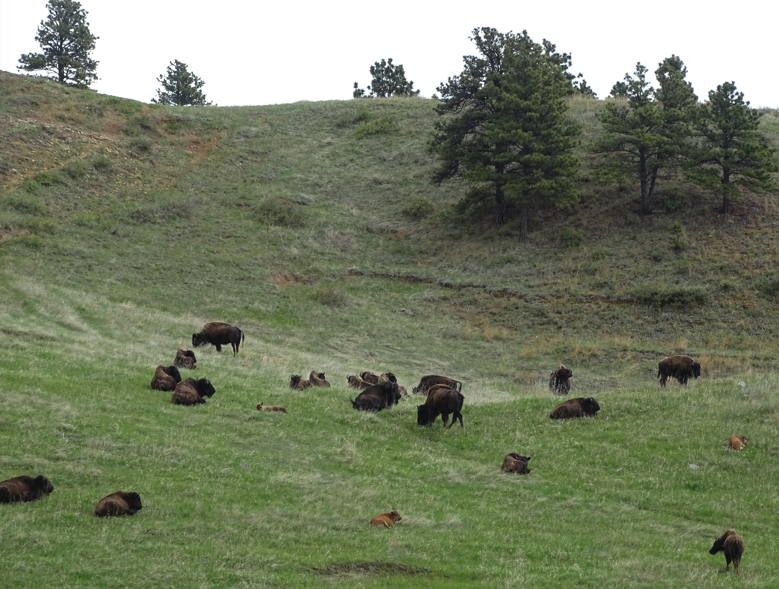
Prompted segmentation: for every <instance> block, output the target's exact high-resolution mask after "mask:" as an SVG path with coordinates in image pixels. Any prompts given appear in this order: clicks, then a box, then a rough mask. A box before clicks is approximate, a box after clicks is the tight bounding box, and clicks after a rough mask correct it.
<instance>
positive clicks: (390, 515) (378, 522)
mask: <svg viewBox="0 0 779 589" xmlns="http://www.w3.org/2000/svg"><path fill="white" fill-rule="evenodd" d="M402 519H403V518H402V517H400V514H399V513H398V512H397V511H388V512H387V513H380V514H379V515H374V516H373V517H372V518H371V525H372V526H375V527H379V526H384V527H385V528H392V527H394V526H395V522H399V521H400V520H402Z"/></svg>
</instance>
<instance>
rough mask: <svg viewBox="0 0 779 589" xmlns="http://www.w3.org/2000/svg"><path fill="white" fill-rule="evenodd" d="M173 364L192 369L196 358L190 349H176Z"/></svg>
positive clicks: (195, 363)
mask: <svg viewBox="0 0 779 589" xmlns="http://www.w3.org/2000/svg"><path fill="white" fill-rule="evenodd" d="M173 364H174V365H176V366H177V367H179V368H188V369H190V370H193V369H195V368H197V358H195V352H193V351H192V350H178V351H177V352H176V359H175V360H173Z"/></svg>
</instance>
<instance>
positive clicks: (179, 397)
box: [170, 378, 216, 405]
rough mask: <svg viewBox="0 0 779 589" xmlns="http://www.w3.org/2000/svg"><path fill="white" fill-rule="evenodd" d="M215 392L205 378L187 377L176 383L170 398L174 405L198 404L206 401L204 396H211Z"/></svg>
mask: <svg viewBox="0 0 779 589" xmlns="http://www.w3.org/2000/svg"><path fill="white" fill-rule="evenodd" d="M215 392H216V389H214V385H212V384H211V382H210V381H209V380H208V379H207V378H201V379H198V380H195V379H194V378H188V379H186V380H182V381H181V382H180V383H178V384H177V385H176V388H175V389H174V391H173V395H172V396H171V399H170V400H171V403H173V404H175V405H199V404H200V403H205V402H206V400H205V399H204V397H212V396H213V395H214V393H215Z"/></svg>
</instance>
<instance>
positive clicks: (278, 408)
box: [257, 403, 287, 413]
mask: <svg viewBox="0 0 779 589" xmlns="http://www.w3.org/2000/svg"><path fill="white" fill-rule="evenodd" d="M257 411H281V412H282V413H286V412H287V410H286V409H285V408H284V407H281V406H279V405H263V404H262V403H259V404H258V405H257Z"/></svg>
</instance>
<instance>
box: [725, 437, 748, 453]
mask: <svg viewBox="0 0 779 589" xmlns="http://www.w3.org/2000/svg"><path fill="white" fill-rule="evenodd" d="M728 446H729V447H730V449H731V450H743V449H744V448H746V447H747V437H746V436H742V435H741V434H736V435H735V436H730V438H728Z"/></svg>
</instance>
